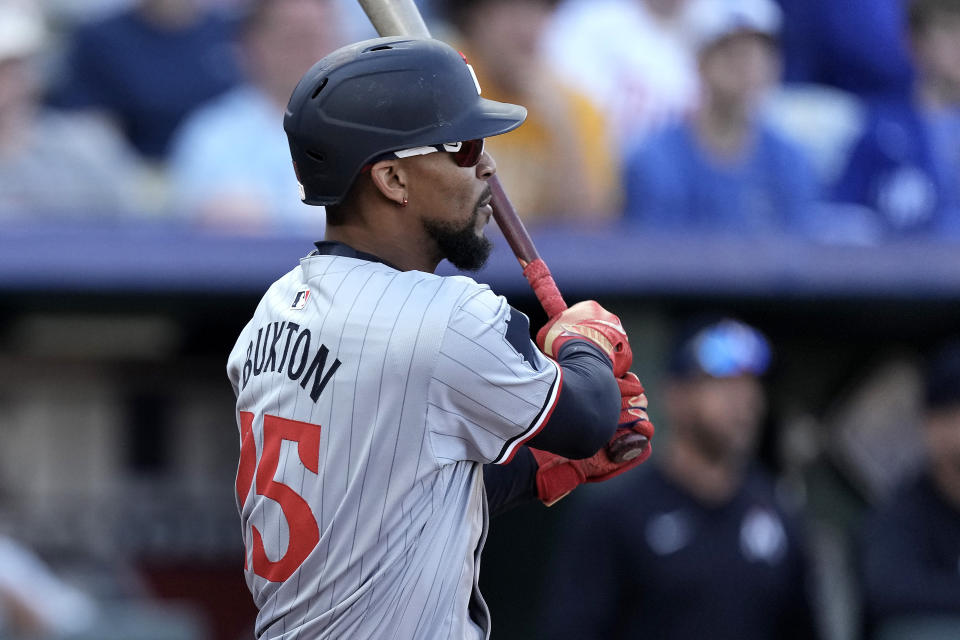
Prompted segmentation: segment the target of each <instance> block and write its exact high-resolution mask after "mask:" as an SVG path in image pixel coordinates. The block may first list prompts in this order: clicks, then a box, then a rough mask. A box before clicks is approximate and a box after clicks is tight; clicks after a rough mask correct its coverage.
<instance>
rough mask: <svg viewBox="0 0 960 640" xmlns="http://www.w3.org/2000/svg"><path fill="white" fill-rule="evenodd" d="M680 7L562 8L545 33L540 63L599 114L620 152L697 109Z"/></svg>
mask: <svg viewBox="0 0 960 640" xmlns="http://www.w3.org/2000/svg"><path fill="white" fill-rule="evenodd" d="M687 1H688V0H565V1H564V2H563V4H562V5H560V7H559V8H558V10H557V12H556V16H555V18H554V19H553V20H552V22H551V24H550V26H549V27H548V28H547V31H546V41H545V47H546V51H547V60H549V61H550V62H551V63H552V64H553V67H554V70H555V72H556V73H557V75H558V76H559V77H561V78H564V79H565V80H566V81H567V82H568V83H569V84H570V85H571V86H574V87H577V88H578V89H579V90H581V91H584V92H586V93H587V95H589V96H590V97H591V98H592V99H593V100H594V101H595V102H596V103H597V104H599V105H600V106H601V108H602V109H603V111H604V113H605V114H606V116H607V119H608V121H609V122H610V123H611V127H612V132H613V136H614V140H616V141H617V143H618V144H619V145H620V148H621V149H622V148H623V146H624V145H627V144H632V143H634V142H635V141H636V140H637V139H639V138H642V137H643V136H645V135H647V134H648V133H649V132H652V131H657V130H658V129H659V128H661V127H663V126H665V125H667V124H671V123H673V122H676V121H677V120H679V119H680V118H682V117H683V116H684V115H686V114H687V113H688V112H689V111H690V110H692V109H693V108H694V106H695V105H696V101H697V82H698V80H697V72H696V61H695V59H694V55H693V52H692V51H691V48H690V45H689V43H688V42H687V36H686V24H685V20H686V12H685V9H686V6H687Z"/></svg>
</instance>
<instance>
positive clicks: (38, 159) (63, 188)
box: [0, 0, 140, 221]
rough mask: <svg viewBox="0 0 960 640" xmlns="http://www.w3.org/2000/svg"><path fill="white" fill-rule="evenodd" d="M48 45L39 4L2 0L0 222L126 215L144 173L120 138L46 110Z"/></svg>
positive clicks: (99, 125)
mask: <svg viewBox="0 0 960 640" xmlns="http://www.w3.org/2000/svg"><path fill="white" fill-rule="evenodd" d="M46 41H47V31H46V27H45V25H44V21H43V16H42V15H41V14H40V13H39V12H38V11H37V10H36V9H35V8H34V7H33V6H31V5H28V4H26V3H18V2H13V1H11V0H0V220H4V221H10V220H13V219H21V220H23V219H38V218H41V217H48V218H49V217H58V218H63V217H81V216H82V217H83V218H84V219H88V218H91V217H105V216H109V215H115V214H117V213H127V212H128V211H129V210H132V209H133V208H134V207H135V206H136V189H135V186H136V184H137V182H138V180H139V178H140V174H139V173H138V172H137V171H136V163H135V161H134V160H135V158H134V154H133V152H132V151H130V150H129V149H127V148H126V146H125V145H124V144H123V141H122V139H121V137H120V136H119V134H117V133H116V132H115V131H114V130H113V129H111V128H110V127H107V126H104V124H103V122H102V121H99V120H96V119H93V118H90V117H86V116H78V115H73V114H64V113H57V112H55V111H53V110H50V109H45V108H43V107H42V106H41V104H40V93H41V84H42V83H41V80H40V73H39V70H38V67H39V61H38V56H39V55H40V53H41V50H42V48H43V46H44V45H45V43H46Z"/></svg>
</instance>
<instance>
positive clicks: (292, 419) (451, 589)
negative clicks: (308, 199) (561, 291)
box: [227, 254, 561, 640]
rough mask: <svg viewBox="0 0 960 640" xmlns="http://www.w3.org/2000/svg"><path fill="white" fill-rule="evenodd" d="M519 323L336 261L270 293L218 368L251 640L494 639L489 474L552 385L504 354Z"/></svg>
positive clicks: (299, 271)
mask: <svg viewBox="0 0 960 640" xmlns="http://www.w3.org/2000/svg"><path fill="white" fill-rule="evenodd" d="M511 311H512V310H511V308H510V306H509V305H508V304H507V302H506V300H505V299H504V298H502V297H499V296H496V295H495V294H493V293H492V292H491V291H490V290H489V289H488V288H487V287H486V286H484V285H479V284H477V283H476V282H474V281H473V280H471V279H469V278H465V277H461V276H455V277H440V276H436V275H433V274H428V273H424V272H419V271H406V272H400V271H397V270H395V269H393V268H391V267H390V266H388V265H385V264H382V263H379V262H375V261H367V260H362V259H359V258H355V257H344V256H335V255H316V254H311V255H310V256H308V257H306V258H304V259H302V260H301V262H300V266H298V267H297V268H295V269H293V270H292V271H290V272H289V273H288V274H286V275H285V276H284V277H282V278H281V279H280V280H278V281H277V282H275V283H274V284H273V285H272V286H271V287H270V289H269V290H268V291H267V293H266V295H265V296H264V297H263V299H262V301H261V302H260V304H259V306H258V307H257V310H256V312H255V313H254V316H253V319H252V320H251V321H250V322H249V323H248V324H247V326H246V328H245V329H244V330H243V332H242V333H241V335H240V338H239V340H238V342H237V344H236V346H235V347H234V349H233V351H232V353H231V354H230V359H229V363H228V366H227V370H228V374H229V377H230V380H231V382H232V384H233V387H234V391H235V392H236V394H237V421H238V425H239V426H240V434H241V460H240V466H239V470H238V474H237V495H238V506H239V508H240V512H241V520H242V524H243V539H244V543H245V547H246V558H245V573H246V579H247V584H248V586H249V588H250V590H251V592H252V594H253V597H254V600H255V602H256V604H257V606H258V607H259V609H260V614H259V616H258V618H257V624H256V634H257V637H258V638H270V639H274V638H283V639H284V640H316V639H320V638H324V639H326V638H330V639H346V638H349V639H351V640H360V639H365V638H377V639H380V638H383V639H389V638H396V639H399V640H411V639H413V638H416V639H418V640H424V639H437V640H440V639H443V640H449V639H451V638H454V639H461V638H462V639H468V638H469V639H475V638H487V637H489V633H490V631H489V628H490V624H489V615H488V612H487V608H486V605H485V604H484V602H483V599H482V597H481V596H480V593H479V591H478V589H477V578H478V571H479V555H480V551H481V548H482V546H483V542H484V540H485V538H486V530H487V521H488V513H487V502H486V496H485V493H484V487H483V473H482V463H490V462H493V463H503V462H507V461H509V460H510V458H511V457H512V455H513V453H514V452H515V451H516V449H517V448H518V447H519V446H520V444H522V443H523V442H524V441H526V440H527V439H529V438H531V437H532V436H533V435H535V434H536V432H537V431H538V430H539V428H540V427H541V426H542V425H543V424H544V423H545V421H546V420H547V418H548V417H549V413H550V411H552V408H553V406H554V403H555V402H556V398H557V396H558V394H559V389H560V385H561V379H560V378H561V376H560V369H559V367H557V366H556V365H555V364H554V363H553V362H552V361H550V360H548V359H546V358H544V357H542V356H541V355H540V353H539V352H538V351H536V349H533V351H534V354H535V355H534V356H533V357H534V359H535V360H536V361H535V362H528V361H527V360H526V359H524V358H523V356H521V355H520V353H518V352H517V351H516V350H515V349H514V348H513V347H512V346H511V345H510V343H509V342H508V341H507V339H506V337H505V332H506V329H507V322H508V320H509V317H510V313H511ZM514 313H516V312H515V311H514Z"/></svg>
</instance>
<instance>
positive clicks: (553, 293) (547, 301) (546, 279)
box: [523, 257, 567, 318]
mask: <svg viewBox="0 0 960 640" xmlns="http://www.w3.org/2000/svg"><path fill="white" fill-rule="evenodd" d="M523 275H524V277H526V279H527V282H529V283H530V286H531V287H532V288H533V293H534V294H536V296H537V300H539V301H540V305H541V306H542V307H543V310H544V311H546V312H547V316H549V317H551V318H553V317H555V316H558V315H560V314H561V313H563V312H564V311H566V309H567V303H566V302H564V301H563V296H562V295H560V289H559V288H557V283H556V282H554V281H553V275H551V274H550V269H549V268H547V263H546V262H544V261H543V260H542V259H540V258H539V257H538V258H537V259H536V260H534V261H533V262H530V263H527V265H526V266H524V267H523Z"/></svg>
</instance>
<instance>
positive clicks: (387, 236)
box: [324, 221, 440, 273]
mask: <svg viewBox="0 0 960 640" xmlns="http://www.w3.org/2000/svg"><path fill="white" fill-rule="evenodd" d="M384 224H385V227H386V228H380V229H376V230H371V229H369V228H367V226H366V225H363V224H351V223H347V224H342V225H336V226H328V227H327V231H326V233H325V234H324V239H325V240H329V241H331V242H342V243H343V244H345V245H347V246H349V247H352V248H354V249H356V250H357V251H362V252H364V253H369V254H372V255H375V256H377V257H378V258H380V259H381V260H383V261H384V262H386V263H388V264H391V265H393V266H395V267H396V268H397V269H399V270H400V271H425V272H427V273H433V272H434V271H435V270H436V268H437V265H438V264H440V259H439V258H437V259H431V258H430V257H428V256H429V255H430V252H429V251H428V250H427V246H426V243H425V242H424V241H423V240H425V239H423V240H421V241H418V240H420V239H418V238H409V237H407V236H409V235H410V234H409V232H408V231H406V230H403V229H396V230H394V229H391V228H390V227H391V225H389V223H388V222H386V221H385V222H384Z"/></svg>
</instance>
